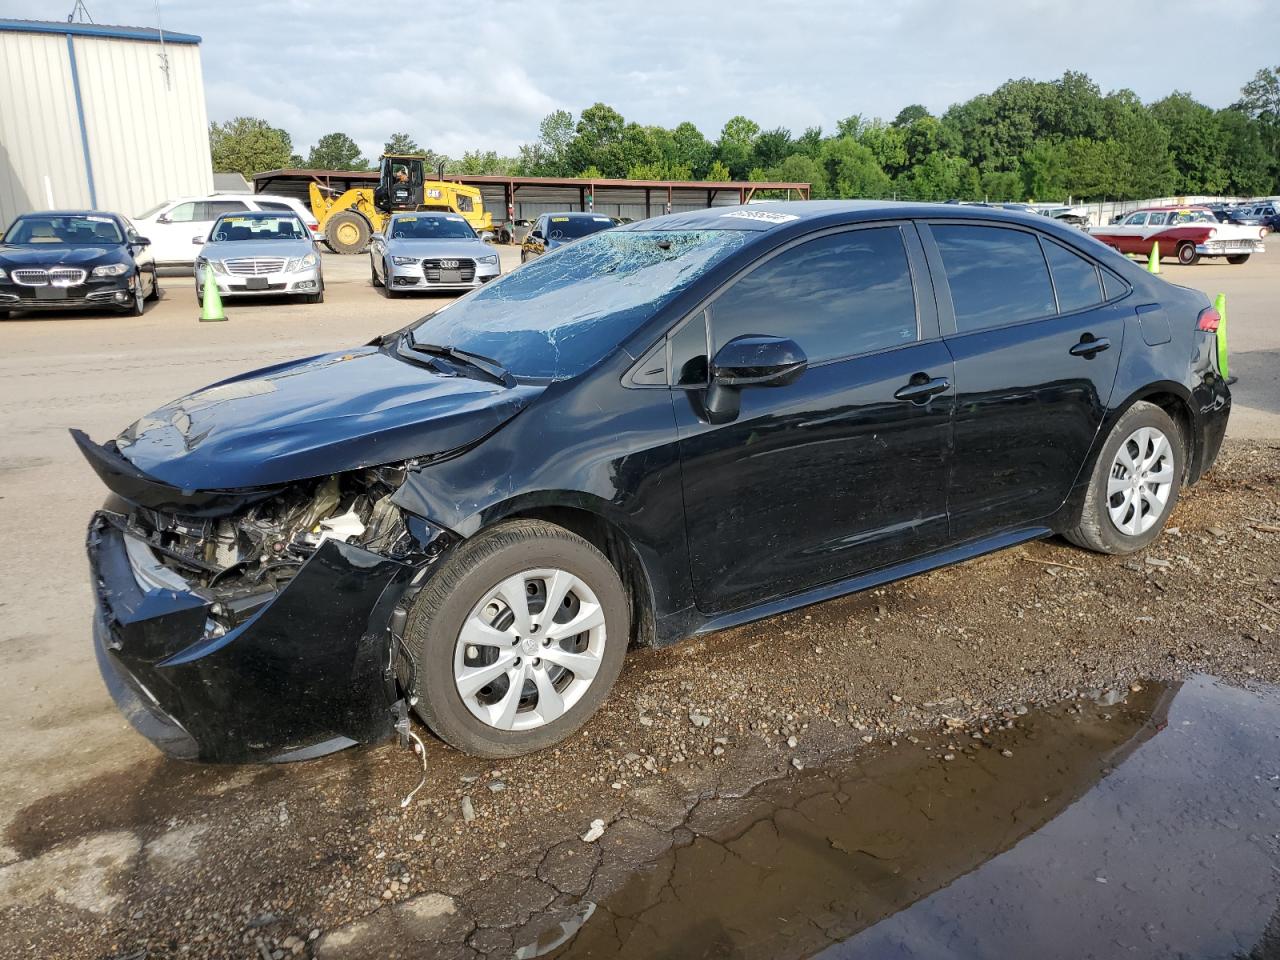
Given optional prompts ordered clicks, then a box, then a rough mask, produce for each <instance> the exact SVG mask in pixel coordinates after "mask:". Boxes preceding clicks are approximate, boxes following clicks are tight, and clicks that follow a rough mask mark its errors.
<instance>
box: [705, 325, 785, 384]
mask: <svg viewBox="0 0 1280 960" xmlns="http://www.w3.org/2000/svg"><path fill="white" fill-rule="evenodd" d="M808 366H809V358H808V357H806V356H805V355H804V351H803V350H801V349H800V345H799V344H797V343H796V342H795V341H794V340H788V339H787V338H786V337H770V336H763V335H760V334H748V335H746V336H742V337H734V338H733V339H732V340H730V341H729V342H728V343H726V344H725V345H724V346H723V347H721V348H720V349H719V350H718V351H717V352H716V355H715V356H714V357H712V359H711V382H712V383H718V384H720V385H721V386H723V387H739V388H740V387H785V386H786V385H787V384H789V383H794V382H795V380H796V378H797V377H799V376H800V374H802V373H804V371H805V369H806V368H807V367H808Z"/></svg>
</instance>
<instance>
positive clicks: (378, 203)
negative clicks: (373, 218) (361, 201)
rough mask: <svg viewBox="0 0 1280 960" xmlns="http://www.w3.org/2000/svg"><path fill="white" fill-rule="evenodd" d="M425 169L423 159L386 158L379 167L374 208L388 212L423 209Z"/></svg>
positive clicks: (374, 193)
mask: <svg viewBox="0 0 1280 960" xmlns="http://www.w3.org/2000/svg"><path fill="white" fill-rule="evenodd" d="M424 167H425V161H424V160H423V158H422V157H403V156H384V157H383V158H382V159H381V161H379V165H378V186H377V187H376V188H375V189H374V191H373V203H374V206H375V207H377V208H378V209H379V210H383V211H387V212H390V211H394V210H417V209H418V208H419V207H421V206H422V183H423V180H424V174H425V170H424Z"/></svg>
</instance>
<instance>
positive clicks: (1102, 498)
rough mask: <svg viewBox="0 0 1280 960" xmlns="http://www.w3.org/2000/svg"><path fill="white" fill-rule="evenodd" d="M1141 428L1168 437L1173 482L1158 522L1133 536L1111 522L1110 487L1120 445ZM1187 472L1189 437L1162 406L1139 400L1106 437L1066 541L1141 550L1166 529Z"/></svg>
mask: <svg viewBox="0 0 1280 960" xmlns="http://www.w3.org/2000/svg"><path fill="white" fill-rule="evenodd" d="M1140 427H1154V428H1156V429H1157V430H1159V431H1160V432H1161V433H1163V434H1164V435H1165V437H1167V438H1168V440H1169V447H1170V449H1171V452H1172V460H1173V479H1172V481H1171V483H1170V489H1169V493H1168V497H1167V499H1166V501H1165V504H1164V508H1163V511H1162V513H1161V514H1160V516H1159V517H1158V518H1157V520H1156V522H1155V523H1154V524H1153V525H1152V526H1151V528H1150V529H1148V530H1146V531H1145V532H1143V533H1139V534H1134V535H1130V534H1126V533H1123V532H1121V531H1120V529H1119V528H1118V527H1117V526H1116V524H1115V523H1114V522H1113V521H1112V519H1111V514H1110V510H1109V507H1108V495H1107V484H1108V481H1109V480H1110V479H1111V476H1112V469H1113V467H1114V466H1115V463H1116V456H1117V454H1118V453H1119V451H1120V446H1121V444H1124V443H1126V442H1127V441H1128V439H1129V438H1130V436H1132V435H1133V433H1134V432H1135V431H1136V430H1138V429H1139V428H1140ZM1185 470H1186V438H1184V437H1183V436H1182V432H1181V431H1180V430H1179V429H1178V425H1177V424H1176V423H1174V421H1173V419H1172V418H1171V417H1170V416H1169V415H1168V414H1167V413H1165V412H1164V410H1162V409H1161V408H1160V407H1157V406H1156V405H1155V404H1153V403H1147V402H1145V401H1142V400H1139V401H1138V402H1137V403H1135V404H1134V405H1133V406H1131V407H1130V408H1129V409H1128V410H1126V411H1125V412H1124V413H1123V414H1122V415H1121V416H1120V419H1119V420H1117V421H1116V424H1115V426H1114V427H1112V429H1111V433H1110V434H1108V435H1107V439H1106V442H1105V443H1103V445H1102V449H1101V450H1100V451H1099V453H1098V459H1097V461H1096V462H1095V463H1094V466H1093V475H1092V476H1091V477H1090V478H1089V487H1088V490H1087V491H1086V492H1085V497H1084V502H1083V503H1082V504H1081V509H1080V516H1079V517H1078V518H1077V521H1076V523H1075V525H1074V526H1073V527H1072V528H1071V529H1069V530H1067V531H1065V536H1066V538H1067V539H1068V540H1070V541H1071V542H1072V543H1074V544H1075V545H1076V546H1078V547H1084V548H1085V549H1086V550H1093V551H1095V552H1097V553H1107V554H1125V553H1134V552H1136V551H1138V550H1142V549H1143V548H1145V547H1146V546H1147V545H1148V544H1150V543H1151V542H1152V541H1153V540H1155V539H1156V537H1158V536H1160V533H1161V531H1162V530H1164V526H1165V524H1166V523H1167V522H1168V520H1169V516H1170V515H1171V514H1172V513H1173V509H1174V507H1175V506H1176V505H1177V502H1178V494H1179V492H1180V491H1181V489H1182V478H1183V476H1184V472H1185Z"/></svg>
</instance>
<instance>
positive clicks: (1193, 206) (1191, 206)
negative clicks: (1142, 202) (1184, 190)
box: [1125, 203, 1213, 216]
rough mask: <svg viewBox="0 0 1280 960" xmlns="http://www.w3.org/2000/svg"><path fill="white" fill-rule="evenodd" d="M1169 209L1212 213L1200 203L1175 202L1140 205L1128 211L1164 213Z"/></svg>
mask: <svg viewBox="0 0 1280 960" xmlns="http://www.w3.org/2000/svg"><path fill="white" fill-rule="evenodd" d="M1169 210H1203V211H1204V212H1205V213H1213V211H1212V210H1210V209H1209V208H1208V207H1206V206H1205V205H1204V204H1202V203H1175V204H1166V205H1165V206H1162V207H1140V208H1139V209H1137V210H1131V211H1130V213H1165V212H1167V211H1169ZM1125 216H1128V214H1125Z"/></svg>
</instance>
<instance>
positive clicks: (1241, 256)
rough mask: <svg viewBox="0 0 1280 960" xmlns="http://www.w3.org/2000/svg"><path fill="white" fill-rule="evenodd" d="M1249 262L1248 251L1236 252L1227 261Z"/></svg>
mask: <svg viewBox="0 0 1280 960" xmlns="http://www.w3.org/2000/svg"><path fill="white" fill-rule="evenodd" d="M1248 262H1249V254H1247V253H1236V254H1232V255H1231V256H1229V257H1227V263H1248Z"/></svg>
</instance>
